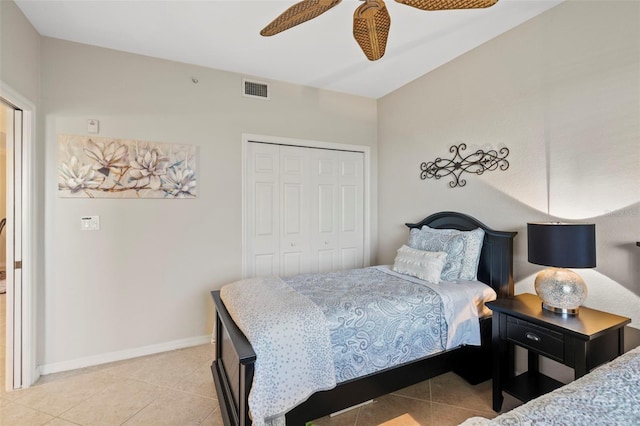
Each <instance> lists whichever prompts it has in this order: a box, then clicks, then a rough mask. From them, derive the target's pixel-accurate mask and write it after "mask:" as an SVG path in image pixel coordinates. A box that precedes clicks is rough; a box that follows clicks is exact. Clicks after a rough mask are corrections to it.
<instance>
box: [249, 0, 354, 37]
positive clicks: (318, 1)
mask: <svg viewBox="0 0 640 426" xmlns="http://www.w3.org/2000/svg"><path fill="white" fill-rule="evenodd" d="M341 1H342V0H303V1H301V2H298V3H296V4H294V5H293V6H291V7H290V8H289V9H287V10H285V11H284V12H283V13H282V14H281V15H280V16H278V17H277V18H276V19H274V20H273V21H271V23H270V24H269V25H267V26H266V27H264V28H263V29H262V31H260V34H261V35H263V36H265V37H266V36H272V35H275V34H278V33H279V32H282V31H284V30H288V29H289V28H292V27H295V26H296V25H299V24H302V23H303V22H307V21H308V20H310V19H313V18H315V17H317V16H320V15H322V14H323V13H324V12H326V11H327V10H329V9H331V8H332V7H333V6H335V5H337V4H338V3H340V2H341Z"/></svg>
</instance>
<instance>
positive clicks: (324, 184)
mask: <svg viewBox="0 0 640 426" xmlns="http://www.w3.org/2000/svg"><path fill="white" fill-rule="evenodd" d="M247 145H248V148H247V156H246V161H247V168H246V173H247V176H246V179H247V184H246V197H247V200H246V211H245V214H246V215H247V218H246V223H247V225H246V232H245V236H246V243H245V250H246V254H245V262H246V263H247V264H246V265H245V271H246V275H247V276H249V277H251V276H267V275H280V276H291V275H295V274H299V273H305V272H329V271H335V270H339V269H351V268H358V267H362V266H363V263H364V256H363V247H364V211H363V209H364V203H363V198H364V186H363V181H364V179H363V173H364V170H363V161H364V156H363V154H362V153H357V152H344V151H335V150H327V149H316V148H304V147H295V146H281V145H273V144H264V143H253V142H251V143H248V144H247Z"/></svg>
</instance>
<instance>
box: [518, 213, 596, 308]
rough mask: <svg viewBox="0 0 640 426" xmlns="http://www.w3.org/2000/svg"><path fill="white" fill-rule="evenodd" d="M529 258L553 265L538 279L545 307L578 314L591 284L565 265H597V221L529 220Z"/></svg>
mask: <svg viewBox="0 0 640 426" xmlns="http://www.w3.org/2000/svg"><path fill="white" fill-rule="evenodd" d="M527 243H528V254H529V257H528V258H529V262H531V263H535V264H537V265H543V266H550V268H547V269H544V270H543V271H541V272H540V273H539V274H538V275H537V276H536V280H535V289H536V293H537V294H538V296H539V297H540V298H541V299H542V307H543V308H544V309H546V310H549V311H551V312H555V313H560V314H569V315H575V314H577V313H578V308H579V306H580V305H581V304H582V303H583V302H584V301H585V299H586V298H587V286H586V284H585V283H584V280H583V279H582V278H581V277H580V275H578V274H577V273H575V272H573V271H571V270H569V269H565V268H593V267H595V266H596V225H595V224H587V223H559V222H537V223H527Z"/></svg>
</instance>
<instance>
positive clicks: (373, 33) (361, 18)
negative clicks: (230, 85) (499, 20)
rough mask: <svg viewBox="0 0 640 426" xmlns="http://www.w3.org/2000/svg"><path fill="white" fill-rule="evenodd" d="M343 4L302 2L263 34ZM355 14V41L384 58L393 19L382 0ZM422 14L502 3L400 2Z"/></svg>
mask: <svg viewBox="0 0 640 426" xmlns="http://www.w3.org/2000/svg"><path fill="white" fill-rule="evenodd" d="M341 1H342V0H302V1H300V2H298V3H296V4H294V5H293V6H291V7H290V8H289V9H287V10H285V11H284V12H283V13H282V14H281V15H280V16H278V17H277V18H276V19H274V20H273V21H272V22H271V23H270V24H269V25H267V26H266V27H264V28H263V29H262V31H260V34H261V35H263V36H265V37H266V36H272V35H275V34H278V33H280V32H282V31H284V30H288V29H289V28H292V27H295V26H296V25H299V24H302V23H303V22H306V21H309V20H311V19H313V18H316V17H318V16H320V15H322V14H323V13H324V12H326V11H327V10H329V9H331V8H332V7H334V6H336V5H337V4H338V3H340V2H341ZM362 1H364V3H363V4H361V5H360V6H358V8H357V9H356V11H355V13H354V14H353V37H354V38H355V39H356V41H357V42H358V44H359V45H360V48H361V49H362V51H363V52H364V54H365V55H366V57H367V58H368V59H369V60H370V61H376V60H378V59H380V58H382V56H383V55H384V52H385V49H386V47H387V38H388V37H389V27H390V26H391V17H389V12H387V7H386V5H385V4H384V1H382V0H362ZM396 2H398V3H402V4H405V5H407V6H412V7H415V8H417V9H421V10H449V9H476V8H485V7H490V6H493V5H494V4H496V3H497V2H498V0H396Z"/></svg>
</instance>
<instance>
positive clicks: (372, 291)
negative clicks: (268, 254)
mask: <svg viewBox="0 0 640 426" xmlns="http://www.w3.org/2000/svg"><path fill="white" fill-rule="evenodd" d="M407 278H409V277H406V276H403V277H401V276H399V275H398V274H394V273H392V272H391V273H390V272H388V271H385V270H384V269H382V268H378V267H371V268H364V269H355V270H349V271H341V272H332V273H327V274H303V275H297V276H294V277H290V278H283V280H284V281H285V282H286V283H287V284H288V285H289V286H291V287H292V288H293V289H294V290H296V291H297V292H298V293H300V294H303V295H305V296H307V297H308V298H309V299H310V300H311V301H312V302H314V303H315V304H316V305H318V306H319V307H320V308H321V309H322V311H323V312H324V315H325V317H326V319H327V323H328V326H329V331H330V333H331V345H332V351H333V359H334V364H335V369H336V381H337V382H338V383H340V382H343V381H346V380H350V379H354V378H357V377H361V376H364V375H366V374H370V373H374V372H376V371H380V370H383V369H385V368H389V367H393V366H396V365H399V364H402V363H405V362H409V361H413V360H415V359H418V358H422V357H424V356H427V355H430V354H433V353H436V352H440V351H442V350H445V349H448V348H449V347H451V346H450V345H449V344H448V343H452V342H453V341H454V340H459V341H458V342H456V344H455V345H456V346H457V345H458V344H460V343H470V344H474V343H475V344H477V343H479V329H477V327H478V317H477V307H476V306H475V304H473V303H474V300H473V297H471V298H469V297H468V296H469V294H468V293H467V292H465V291H464V290H462V289H463V288H464V286H465V285H470V283H461V284H456V283H447V284H445V283H443V284H439V285H435V286H429V285H426V284H425V282H424V281H419V280H411V279H407ZM474 284H476V285H478V286H482V284H479V283H474ZM447 286H449V287H448V288H447ZM452 286H455V287H456V288H453V287H452ZM484 287H486V289H488V291H489V293H491V292H492V290H491V289H490V288H489V287H487V286H484ZM434 288H435V289H437V290H438V291H436V290H434ZM451 290H456V291H457V292H462V293H463V296H461V298H462V299H464V304H465V308H463V313H462V314H461V313H460V312H455V311H456V310H457V309H454V308H452V307H451V305H455V304H456V302H455V301H452V300H451V299H452V298H454V297H453V296H452V295H451ZM493 294H494V295H495V293H493ZM494 297H495V296H494ZM467 305H468V306H470V308H468V309H467V308H466V306H467ZM472 312H474V313H476V315H475V316H474V315H473V313H472ZM467 313H469V314H468V315H466V314H467ZM459 317H465V318H468V321H465V322H464V325H463V326H459V324H456V323H455V321H457V319H458V318H459ZM448 319H449V321H448ZM449 322H450V323H451V324H449ZM450 326H454V327H455V328H454V329H452V330H450ZM474 327H475V328H476V329H477V330H476V329H474ZM458 328H459V329H461V330H463V332H462V333H458V334H460V335H462V337H460V338H458V339H451V337H452V336H450V335H449V334H450V333H455V332H456V331H457V329H458ZM465 338H467V340H466V341H461V340H462V339H465Z"/></svg>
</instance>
